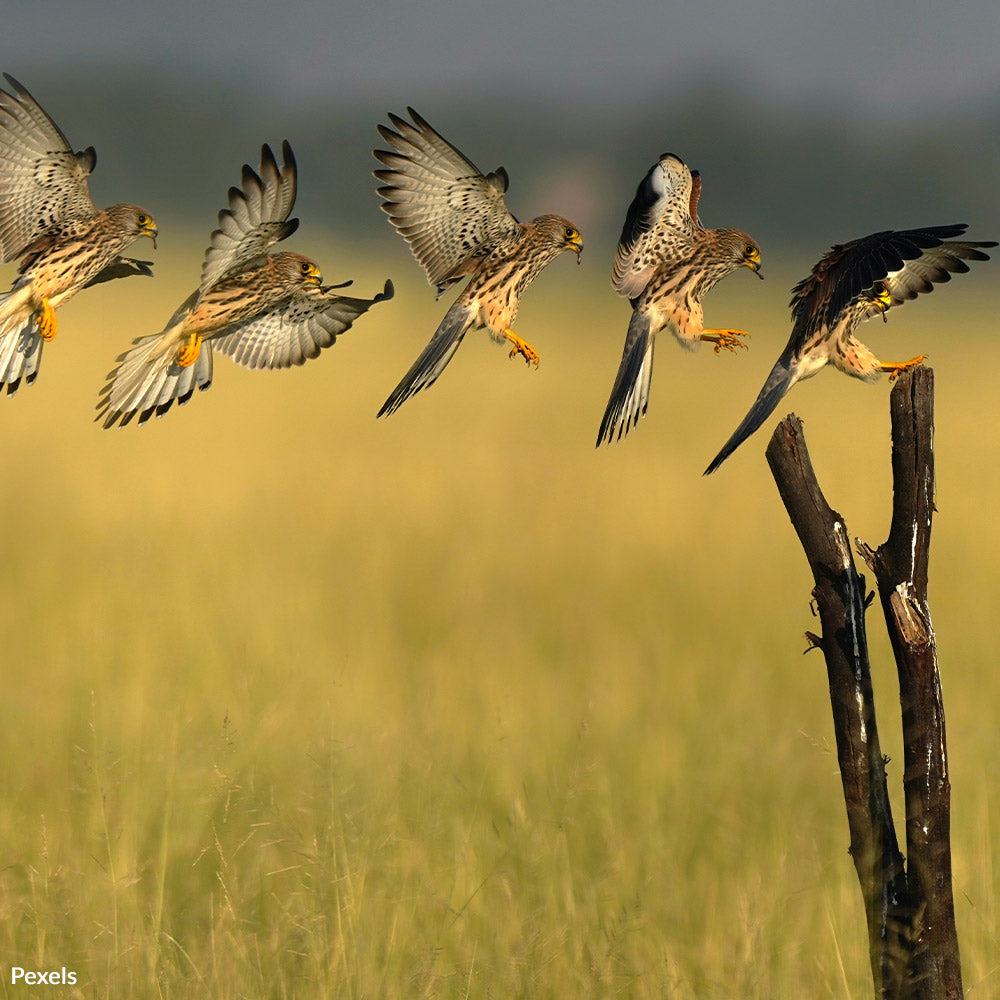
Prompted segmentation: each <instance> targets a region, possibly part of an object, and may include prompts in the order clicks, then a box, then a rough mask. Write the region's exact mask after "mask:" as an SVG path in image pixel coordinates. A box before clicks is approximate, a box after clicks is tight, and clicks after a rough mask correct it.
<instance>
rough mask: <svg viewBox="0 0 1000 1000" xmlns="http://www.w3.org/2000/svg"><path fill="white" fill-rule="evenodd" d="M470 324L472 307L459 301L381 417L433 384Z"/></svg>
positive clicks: (411, 368)
mask: <svg viewBox="0 0 1000 1000" xmlns="http://www.w3.org/2000/svg"><path fill="white" fill-rule="evenodd" d="M471 321H472V315H471V312H470V310H469V307H468V306H466V305H462V304H460V303H459V302H456V303H455V304H454V305H453V306H452V307H451V308H450V309H449V310H448V312H446V313H445V316H444V319H443V320H441V324H440V325H439V326H438V328H437V330H436V331H435V333H434V336H433V337H431V339H430V343H429V344H428V345H427V346H426V347H425V348H424V349H423V351H421V352H420V356H419V357H418V358H417V360H416V361H414V362H413V365H412V366H411V367H410V370H409V371H408V372H407V373H406V374H405V375H404V376H403V378H402V380H401V381H400V383H399V385H397V386H396V388H395V389H393V390H392V393H391V394H390V396H389V398H388V399H387V400H386V401H385V403H383V404H382V409H381V410H379V411H378V416H379V417H383V416H388V415H389V414H390V413H393V412H395V411H396V410H398V409H399V407H400V406H402V405H403V403H405V402H406V400H408V399H409V398H410V396H412V395H413V394H414V393H417V392H420V390H421V389H427V388H429V387H430V386H432V385H433V384H434V382H435V380H436V379H437V377H438V375H440V374H441V372H443V371H444V370H445V368H447V366H448V362H449V361H451V359H452V358H453V357H454V355H455V351H457V350H458V345H459V344H460V343H461V342H462V338H463V337H464V336H465V333H466V331H467V330H468V329H469V327H470V326H471V325H472V323H471Z"/></svg>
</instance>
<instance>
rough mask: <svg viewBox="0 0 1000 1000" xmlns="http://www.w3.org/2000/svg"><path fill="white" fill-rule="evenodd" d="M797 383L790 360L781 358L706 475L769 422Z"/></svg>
mask: <svg viewBox="0 0 1000 1000" xmlns="http://www.w3.org/2000/svg"><path fill="white" fill-rule="evenodd" d="M796 381H797V377H796V375H795V374H794V373H793V372H792V369H791V368H790V366H789V362H788V359H787V358H785V357H784V356H782V357H780V358H779V359H778V361H777V362H776V364H775V366H774V367H773V368H772V369H771V374H770V375H768V376H767V381H766V382H765V383H764V385H763V387H762V388H761V390H760V392H759V393H758V394H757V399H756V400H755V401H754V404H753V406H751V407H750V412H749V413H748V414H747V415H746V416H745V417H744V418H743V421H742V423H741V424H740V425H739V427H737V428H736V430H735V431H733V435H732V437H731V438H730V439H729V440H728V441H727V442H726V443H725V444H724V445H723V446H722V450H721V451H720V452H719V454H718V455H716V456H715V458H713V459H712V461H711V464H710V465H709V466H708V468H707V469H706V470H705V472H704V475H706V476H707V475H710V474H711V473H713V472H715V470H716V469H717V468H718V467H719V466H720V465H722V463H723V462H724V461H725V460H726V459H727V458H729V456H730V455H731V454H732V453H733V452H734V451H736V449H737V448H739V446H740V445H741V444H743V442H744V441H746V439H747V438H748V437H750V435H751V434H753V432H754V431H755V430H757V428H758V427H760V425H761V424H762V423H764V421H765V420H767V418H768V417H769V416H770V415H771V414H772V413H773V412H774V408H775V407H776V406H777V405H778V403H780V402H781V400H782V397H783V396H784V395H785V393H787V392H788V390H789V389H790V388H791V387H792V385H793V384H794V383H795V382H796Z"/></svg>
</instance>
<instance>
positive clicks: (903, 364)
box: [878, 354, 927, 382]
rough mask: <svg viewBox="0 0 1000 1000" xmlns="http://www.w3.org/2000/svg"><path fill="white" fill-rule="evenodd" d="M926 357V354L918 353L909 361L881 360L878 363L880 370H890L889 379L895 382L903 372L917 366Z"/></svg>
mask: <svg viewBox="0 0 1000 1000" xmlns="http://www.w3.org/2000/svg"><path fill="white" fill-rule="evenodd" d="M926 357H927V355H926V354H918V355H917V356H916V357H915V358H910V360H909V361H880V362H879V363H878V367H879V371H883V372H888V373H889V381H890V382H895V381H896V379H897V378H898V377H899V376H900V375H901V374H902V373H903V372H905V371H909V370H910V369H911V368H916V367H917V365H919V364H920V363H921V362H922V361H923V360H924V358H926Z"/></svg>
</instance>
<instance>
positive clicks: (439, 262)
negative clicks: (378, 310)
mask: <svg viewBox="0 0 1000 1000" xmlns="http://www.w3.org/2000/svg"><path fill="white" fill-rule="evenodd" d="M407 110H408V112H409V115H410V118H411V119H412V123H411V122H409V121H407V120H406V119H404V118H401V117H399V116H398V115H394V114H390V115H389V120H390V121H391V122H392V124H393V126H394V129H395V130H394V129H391V128H389V127H388V126H386V125H379V127H378V130H379V133H380V134H381V136H382V138H383V139H385V140H386V142H388V143H389V144H390V145H391V146H392V147H393V151H388V150H382V149H379V150H375V157H376V159H377V160H378V161H379V162H380V163H382V164H383V167H384V169H379V170H376V171H375V172H374V173H375V176H376V177H377V178H378V179H379V180H380V181H383V182H384V184H383V186H382V187H380V188H379V189H378V193H379V195H380V196H381V197H382V199H383V201H382V209H383V211H384V212H386V214H387V215H388V216H389V220H390V221H391V222H392V224H393V226H395V227H396V229H397V230H398V231H399V232H400V234H401V235H402V236H403V237H404V239H405V240H406V242H407V243H408V244H409V246H410V250H411V251H412V253H413V256H414V257H415V258H416V260H417V262H418V263H419V264H420V265H421V267H423V269H424V271H425V272H426V274H427V279H428V281H430V283H431V284H432V285H434V286H435V287H436V289H437V294H438V298H440V297H441V295H443V294H444V292H445V291H446V290H447V289H448V288H450V287H451V286H452V285H453V284H455V283H456V282H459V281H463V280H465V279H466V278H468V279H469V282H468V284H467V285H466V286H465V288H464V290H463V291H462V293H461V294H460V295H459V297H458V298H457V299H456V301H455V303H454V305H452V307H451V308H450V309H449V310H448V312H447V313H446V314H445V317H444V319H443V320H442V321H441V324H440V325H439V326H438V328H437V331H436V332H435V333H434V336H433V337H432V338H431V340H430V343H428V345H427V346H426V347H425V348H424V350H423V351H422V353H421V354H420V356H419V357H418V358H417V360H416V361H415V362H414V363H413V365H412V367H411V368H410V370H409V371H408V372H407V373H406V374H405V375H404V376H403V379H402V381H401V382H400V383H399V385H397V386H396V388H395V389H394V390H393V391H392V393H391V395H390V396H389V398H388V399H387V400H386V401H385V404H384V405H383V406H382V409H381V410H379V413H378V415H379V416H380V417H381V416H383V415H386V414H389V413H392V412H393V411H394V410H396V409H397V408H398V407H399V406H400V405H401V404H402V403H404V402H405V401H406V400H407V399H409V398H410V396H412V395H413V394H414V393H416V392H419V391H420V390H421V389H426V388H428V387H429V386H430V385H432V384H433V383H434V381H435V379H437V377H438V376H439V375H440V374H441V372H442V371H444V369H445V367H446V366H447V364H448V362H449V361H451V359H452V357H453V356H454V354H455V351H456V350H458V345H459V344H460V343H461V342H462V338H463V337H464V336H465V334H466V333H467V332H468V331H469V330H471V329H473V328H479V327H483V328H485V329H486V330H487V331H488V332H489V334H490V336H491V337H492V338H493V339H494V340H495V341H497V342H498V343H504V342H507V343H509V344H510V345H511V350H510V356H511V357H514V356H515V355H521V356H522V357H523V358H524V359H525V361H526V362H528V363H529V364H534V365H537V364H538V354H537V352H536V351H535V349H534V348H533V347H532V346H531V345H530V344H528V343H527V342H526V341H524V340H522V339H521V338H520V337H519V336H518V335H517V334H516V333H514V331H513V330H512V329H511V325H512V324H513V322H514V319H515V317H516V316H517V309H518V304H519V301H520V297H521V294H522V293H523V292H524V290H525V289H526V288H527V287H528V285H529V284H530V283H531V282H532V281H533V280H534V278H535V277H536V275H537V274H538V273H539V272H540V271H541V270H542V268H544V267H545V266H546V265H547V264H549V263H551V262H552V261H553V260H555V258H556V257H558V256H559V254H561V253H563V251H566V250H572V251H573V252H574V253H575V254H576V255H577V259H578V260H579V255H580V251H581V250H582V249H583V240H582V239H581V237H580V233H579V232H578V230H577V229H576V227H575V226H573V225H572V224H571V223H569V222H567V221H566V220H565V219H563V218H561V217H560V216H558V215H542V216H540V217H539V218H537V219H533V220H532V221H530V222H518V221H517V219H515V218H514V216H513V215H511V213H510V211H509V210H508V208H507V205H506V203H505V202H504V194H505V193H506V191H507V184H508V178H507V172H506V171H505V170H504V169H503V167H498V168H497V169H496V170H494V171H493V172H492V173H489V174H485V175H484V174H482V173H481V172H480V171H479V169H478V168H477V167H476V166H475V164H473V163H472V162H471V161H470V160H469V159H467V158H466V157H465V156H464V155H463V154H462V153H461V152H459V151H458V150H457V149H456V148H455V147H454V146H453V145H451V143H450V142H448V141H447V140H446V139H444V138H443V137H442V136H440V135H439V134H438V133H437V132H435V131H434V129H433V128H431V126H430V125H429V124H428V123H427V122H426V121H424V119H423V118H421V117H420V115H418V114H417V113H416V112H415V111H414V110H413V108H408V109H407Z"/></svg>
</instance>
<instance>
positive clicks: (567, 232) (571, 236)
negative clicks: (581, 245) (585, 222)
mask: <svg viewBox="0 0 1000 1000" xmlns="http://www.w3.org/2000/svg"><path fill="white" fill-rule="evenodd" d="M578 235H579V234H578V233H577V231H576V230H575V229H574V228H573V227H572V226H567V227H566V228H565V229H564V230H563V236H565V237H566V239H568V240H575V239H576V237H577V236H578Z"/></svg>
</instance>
